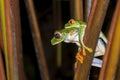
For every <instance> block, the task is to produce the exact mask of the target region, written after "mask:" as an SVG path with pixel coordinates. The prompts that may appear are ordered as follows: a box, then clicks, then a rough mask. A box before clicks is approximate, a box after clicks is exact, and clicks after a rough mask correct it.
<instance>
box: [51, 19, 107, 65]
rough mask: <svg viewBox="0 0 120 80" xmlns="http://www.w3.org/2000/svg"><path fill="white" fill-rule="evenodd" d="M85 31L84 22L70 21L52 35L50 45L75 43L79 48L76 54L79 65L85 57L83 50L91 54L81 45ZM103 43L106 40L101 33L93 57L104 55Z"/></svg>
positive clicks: (89, 49) (88, 49) (90, 50)
mask: <svg viewBox="0 0 120 80" xmlns="http://www.w3.org/2000/svg"><path fill="white" fill-rule="evenodd" d="M85 29H86V23H85V22H83V21H79V20H74V19H70V20H69V21H68V23H66V24H65V26H64V29H61V30H58V31H56V32H55V33H54V37H53V38H52V39H51V44H52V45H56V44H58V43H60V42H62V41H64V42H66V43H76V45H77V46H78V47H79V48H78V52H77V54H76V59H77V60H78V61H79V62H80V63H83V60H84V56H86V51H85V50H87V51H88V52H90V53H92V52H93V50H92V49H91V48H89V47H87V46H86V45H85V44H84V43H83V37H84V34H85ZM103 41H104V42H105V43H107V39H106V38H105V37H104V35H103V34H102V32H101V33H100V37H99V40H98V44H97V47H96V51H95V56H100V55H104V52H105V45H104V42H103ZM81 51H82V52H81ZM80 53H82V54H80Z"/></svg>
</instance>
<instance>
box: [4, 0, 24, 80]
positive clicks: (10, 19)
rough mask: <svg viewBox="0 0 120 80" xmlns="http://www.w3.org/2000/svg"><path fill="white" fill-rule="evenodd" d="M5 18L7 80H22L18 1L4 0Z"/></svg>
mask: <svg viewBox="0 0 120 80" xmlns="http://www.w3.org/2000/svg"><path fill="white" fill-rule="evenodd" d="M5 16H6V17H5V19H6V37H7V51H8V61H9V65H8V66H9V78H8V80H9V79H10V80H24V79H25V75H24V71H23V70H24V69H23V62H22V45H21V44H22V43H21V28H20V15H19V1H18V0H10V1H9V0H5Z"/></svg>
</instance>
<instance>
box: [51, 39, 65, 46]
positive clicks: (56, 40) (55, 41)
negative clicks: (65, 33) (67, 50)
mask: <svg viewBox="0 0 120 80" xmlns="http://www.w3.org/2000/svg"><path fill="white" fill-rule="evenodd" d="M63 40H64V38H63V39H55V38H53V39H52V40H51V44H52V45H56V44H58V43H60V42H62V41H63Z"/></svg>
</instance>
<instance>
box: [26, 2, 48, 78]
mask: <svg viewBox="0 0 120 80" xmlns="http://www.w3.org/2000/svg"><path fill="white" fill-rule="evenodd" d="M25 4H26V8H27V12H28V16H29V22H30V24H31V31H32V35H33V40H34V45H35V50H36V56H37V59H38V64H39V69H40V73H41V78H42V80H49V75H48V70H47V64H46V60H45V56H44V50H43V46H42V40H41V34H40V29H39V26H38V23H37V18H36V14H35V10H34V5H33V0H25Z"/></svg>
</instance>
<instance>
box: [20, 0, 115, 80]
mask: <svg viewBox="0 0 120 80" xmlns="http://www.w3.org/2000/svg"><path fill="white" fill-rule="evenodd" d="M33 1H34V6H35V11H36V16H37V20H38V24H39V28H40V33H41V38H42V44H43V48H44V52H45V58H46V61H47V67H48V70H49V75H50V80H73V75H74V62H75V53H76V52H77V46H76V45H75V44H66V43H62V65H61V67H58V66H57V62H56V46H52V45H51V43H50V40H51V38H52V37H53V34H54V31H55V30H56V29H58V26H54V23H53V17H54V16H56V15H53V1H52V0H33ZM58 1H61V19H62V24H61V25H64V23H66V22H67V21H68V20H69V19H70V7H69V6H70V2H69V0H58ZM115 4H116V0H111V1H110V4H109V8H108V11H107V15H106V18H105V21H104V24H103V28H102V31H103V32H104V33H105V35H107V32H108V30H109V27H107V26H109V25H110V21H111V18H112V15H113V11H114V8H115ZM20 17H21V28H22V43H23V44H22V45H23V57H24V69H25V74H26V77H27V79H28V80H41V77H40V74H42V73H40V72H39V68H38V63H37V58H36V53H35V49H34V44H33V38H32V34H31V30H30V24H29V20H28V14H27V10H26V6H25V3H24V0H20ZM56 25H57V24H56ZM61 28H63V26H61ZM99 70H100V69H99V68H95V67H92V69H91V72H92V74H91V75H90V77H91V80H96V77H98V74H99Z"/></svg>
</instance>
